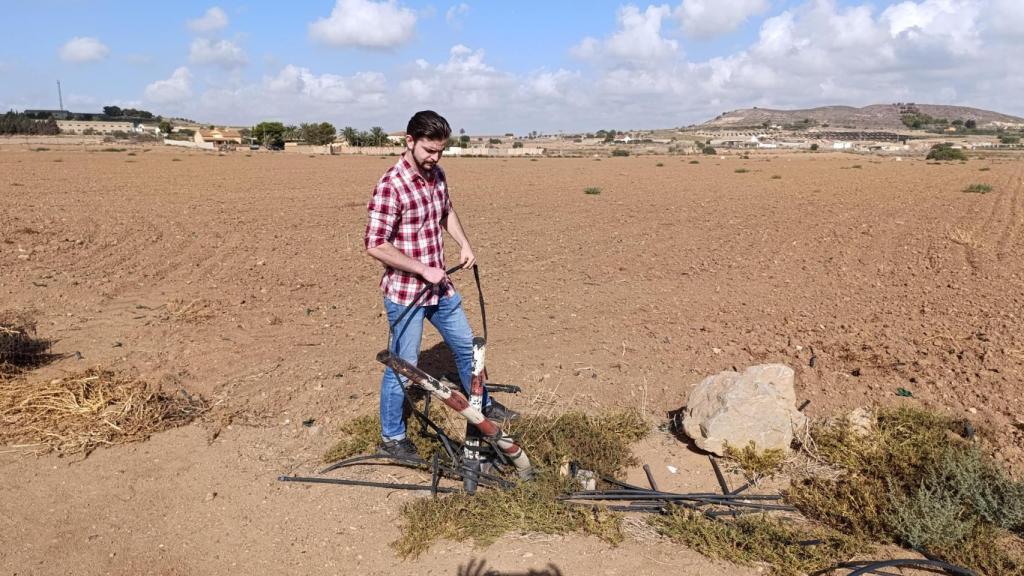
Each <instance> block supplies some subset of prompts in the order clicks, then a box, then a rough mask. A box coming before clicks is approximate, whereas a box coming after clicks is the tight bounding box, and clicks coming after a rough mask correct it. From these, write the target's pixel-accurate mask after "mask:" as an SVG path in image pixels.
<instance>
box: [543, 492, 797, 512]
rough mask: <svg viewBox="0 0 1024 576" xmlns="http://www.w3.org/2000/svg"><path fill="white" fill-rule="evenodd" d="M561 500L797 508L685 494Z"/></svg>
mask: <svg viewBox="0 0 1024 576" xmlns="http://www.w3.org/2000/svg"><path fill="white" fill-rule="evenodd" d="M559 499H560V500H588V501H601V502H623V501H625V502H645V503H651V502H663V503H672V504H678V503H679V502H696V503H700V504H703V505H709V506H733V507H737V508H753V509H755V510H778V511H784V512H794V511H796V508H794V507H792V506H788V505H786V504H761V503H757V502H744V501H742V500H716V499H713V498H701V497H693V496H687V495H685V494H676V495H663V496H656V497H651V496H644V497H629V496H608V497H589V498H586V497H578V496H573V495H569V496H564V497H560V498H559Z"/></svg>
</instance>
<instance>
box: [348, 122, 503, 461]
mask: <svg viewBox="0 0 1024 576" xmlns="http://www.w3.org/2000/svg"><path fill="white" fill-rule="evenodd" d="M451 131H452V130H451V127H450V126H449V125H448V121H447V120H445V119H444V118H443V117H441V116H440V115H438V114H437V113H436V112H433V111H431V110H424V111H422V112H417V113H416V114H415V115H414V116H413V117H412V118H411V119H410V120H409V125H408V127H407V128H406V136H405V146H406V149H405V152H404V153H403V154H402V157H401V158H400V159H399V160H398V162H397V163H396V164H395V165H394V166H392V167H391V168H390V169H389V170H388V171H387V172H385V173H384V176H382V177H381V179H380V181H379V182H378V183H377V187H376V188H374V190H373V197H372V198H371V199H370V202H369V204H368V205H367V211H368V213H369V219H368V222H367V224H366V235H365V238H364V241H365V244H366V251H367V253H368V254H369V255H370V256H373V257H374V258H376V259H377V260H379V261H380V262H381V263H382V264H383V265H384V275H383V277H382V278H381V281H380V287H381V290H382V291H383V292H384V308H385V310H386V311H387V313H388V323H389V324H390V325H391V326H392V329H393V330H394V340H393V342H392V344H391V349H392V352H393V353H397V354H398V356H399V357H401V358H402V359H404V360H407V361H409V362H411V363H413V364H416V361H417V359H418V357H419V352H420V338H421V336H422V334H423V320H424V319H427V320H429V321H430V323H431V324H433V325H434V327H435V328H437V331H438V332H440V333H441V336H442V337H443V338H444V341H445V343H446V344H448V348H449V349H451V351H452V353H453V354H454V356H455V364H456V366H457V367H458V369H459V378H460V380H461V381H462V388H463V390H464V391H466V393H467V396H468V393H469V385H470V381H471V379H472V367H473V332H472V330H471V329H470V327H469V322H468V321H467V320H466V313H465V311H463V309H462V298H461V296H460V295H459V293H458V292H456V291H455V288H454V286H453V285H452V283H451V281H450V280H449V279H448V277H447V276H446V275H445V264H444V236H443V234H442V230H445V231H447V232H448V233H449V234H450V235H451V237H452V238H454V239H455V242H457V243H458V245H459V247H460V248H461V250H460V251H459V262H460V263H461V264H462V266H463V267H464V268H470V267H472V266H473V264H474V263H475V262H476V256H475V255H474V254H473V248H472V247H471V246H470V244H469V239H468V238H466V232H465V231H464V230H463V229H462V223H461V222H460V221H459V217H458V215H457V214H456V213H455V210H454V209H453V208H452V204H451V200H450V198H449V197H448V183H447V181H446V179H445V175H444V171H443V170H442V169H441V167H440V166H438V162H439V161H440V160H441V154H442V153H443V152H444V148H445V146H447V144H448V138H449V136H451ZM426 286H431V289H430V291H429V293H428V294H427V295H426V296H425V297H424V299H423V300H421V301H420V304H421V306H420V307H417V308H416V309H414V310H413V311H411V312H410V313H409V314H407V315H406V316H405V318H403V319H402V322H401V325H395V322H396V320H398V316H399V315H401V313H402V312H403V310H404V309H405V308H406V307H407V306H408V305H409V304H410V303H411V302H412V300H413V298H414V297H415V295H416V294H417V293H419V291H420V290H421V289H422V288H424V287H426ZM404 401H405V392H404V390H403V388H402V385H401V382H399V377H398V376H397V375H396V374H395V373H394V371H393V370H391V368H387V369H385V371H384V378H383V380H382V381H381V385H380V422H381V436H382V438H383V441H382V443H381V446H380V448H381V450H382V451H383V452H386V453H388V454H390V455H392V456H396V457H402V458H416V457H418V454H417V452H416V446H415V445H414V444H413V443H412V441H410V440H409V439H408V438H407V437H406V426H405V420H404V410H403V403H404ZM483 405H484V414H485V415H486V416H487V417H488V418H492V419H497V420H502V419H507V418H513V417H515V416H516V414H515V413H514V412H512V411H511V410H508V409H506V408H505V407H504V406H502V405H501V404H499V403H498V402H495V401H493V400H491V399H490V398H489V397H488V396H487V395H486V393H485V394H484V403H483Z"/></svg>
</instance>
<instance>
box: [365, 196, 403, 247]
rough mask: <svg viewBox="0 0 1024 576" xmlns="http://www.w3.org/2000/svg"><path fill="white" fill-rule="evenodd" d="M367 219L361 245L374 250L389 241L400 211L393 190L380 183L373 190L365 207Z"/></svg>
mask: <svg viewBox="0 0 1024 576" xmlns="http://www.w3.org/2000/svg"><path fill="white" fill-rule="evenodd" d="M366 211H367V213H368V216H369V217H368V218H367V221H366V234H365V235H364V237H363V243H364V244H365V246H366V249H367V250H369V249H370V248H376V247H377V246H380V245H381V244H383V243H385V242H389V241H391V238H392V236H393V232H394V229H395V223H396V222H397V221H398V217H399V214H400V213H401V209H400V206H399V203H398V194H397V192H396V191H395V189H394V188H393V187H392V186H390V185H389V184H386V183H384V182H381V183H379V184H377V187H376V188H374V189H373V197H372V198H370V203H369V204H367V206H366Z"/></svg>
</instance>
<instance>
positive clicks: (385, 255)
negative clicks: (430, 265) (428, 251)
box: [366, 242, 427, 275]
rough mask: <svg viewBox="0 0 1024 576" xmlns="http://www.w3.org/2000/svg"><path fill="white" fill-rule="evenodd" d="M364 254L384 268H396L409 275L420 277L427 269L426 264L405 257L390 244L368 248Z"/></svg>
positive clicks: (385, 243)
mask: <svg viewBox="0 0 1024 576" xmlns="http://www.w3.org/2000/svg"><path fill="white" fill-rule="evenodd" d="M366 253H367V254H369V255H370V256H373V257H374V258H376V259H377V260H380V261H381V262H382V263H383V264H384V265H385V266H390V267H391V268H397V269H398V270H402V271H403V272H408V273H410V274H418V275H422V274H423V271H424V270H425V269H426V268H427V265H426V264H424V263H422V262H420V261H419V260H416V259H415V258H411V257H409V256H407V255H406V254H405V253H404V252H402V251H401V250H399V249H398V248H395V245H394V244H392V243H391V242H384V243H383V244H378V245H376V246H374V247H373V248H369V249H368V250H367V251H366Z"/></svg>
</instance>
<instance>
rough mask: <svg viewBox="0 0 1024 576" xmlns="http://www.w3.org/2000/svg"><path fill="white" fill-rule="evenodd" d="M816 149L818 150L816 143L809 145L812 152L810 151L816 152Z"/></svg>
mask: <svg viewBox="0 0 1024 576" xmlns="http://www.w3.org/2000/svg"><path fill="white" fill-rule="evenodd" d="M818 148H819V146H818V144H817V143H814V144H811V150H812V151H817V150H818Z"/></svg>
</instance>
